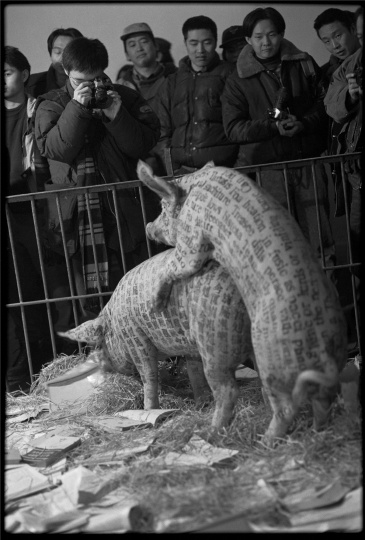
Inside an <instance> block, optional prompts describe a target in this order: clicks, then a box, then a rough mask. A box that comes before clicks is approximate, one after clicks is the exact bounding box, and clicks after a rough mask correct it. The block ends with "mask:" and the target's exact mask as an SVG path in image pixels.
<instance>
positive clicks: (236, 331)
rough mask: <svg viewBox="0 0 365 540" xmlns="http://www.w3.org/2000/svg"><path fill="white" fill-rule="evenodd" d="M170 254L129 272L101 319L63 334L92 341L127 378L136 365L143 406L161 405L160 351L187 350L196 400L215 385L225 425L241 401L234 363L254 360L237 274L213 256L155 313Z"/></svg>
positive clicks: (216, 419) (219, 418)
mask: <svg viewBox="0 0 365 540" xmlns="http://www.w3.org/2000/svg"><path fill="white" fill-rule="evenodd" d="M171 258H173V250H172V249H170V250H167V251H164V252H162V253H160V254H158V255H155V256H154V257H152V258H151V259H148V260H147V261H145V262H143V263H141V264H140V265H138V266H136V267H135V268H133V269H132V270H130V271H129V272H128V273H127V274H126V275H125V276H124V277H123V278H122V279H121V280H120V282H119V284H118V285H117V287H116V289H115V290H114V292H113V295H112V296H111V298H110V300H109V301H108V303H107V304H106V306H105V307H104V308H103V309H102V311H101V312H100V314H99V315H98V317H97V318H96V319H93V320H91V321H87V322H85V323H83V324H81V325H80V326H78V327H76V328H75V329H73V330H69V331H68V332H63V333H61V332H60V333H59V334H60V335H61V336H62V337H66V338H69V339H72V340H76V341H80V342H86V343H88V344H94V345H95V346H96V347H97V348H96V350H95V353H94V356H95V355H96V356H97V357H98V359H99V361H100V363H101V365H104V367H106V368H107V370H108V371H117V372H120V373H123V374H126V375H129V374H131V372H132V369H131V367H133V365H135V366H136V367H137V369H138V371H139V373H140V375H141V378H142V382H143V386H144V408H145V409H156V408H158V407H159V400H158V358H159V357H161V355H160V354H159V353H165V357H166V356H174V355H184V356H185V357H186V363H187V371H188V375H189V379H190V382H191V386H192V389H193V393H194V398H195V400H196V401H198V402H199V401H203V400H204V399H205V398H206V396H207V391H208V392H209V394H210V391H209V387H210V389H211V390H212V393H213V397H214V401H215V409H214V414H213V419H212V426H213V427H214V428H220V427H222V426H226V425H227V424H228V423H229V421H230V419H231V417H232V412H233V409H234V406H235V403H236V400H237V395H238V387H237V383H236V380H235V371H236V368H237V366H238V365H239V364H240V363H245V362H247V361H254V357H253V350H252V343H251V336H250V320H249V317H248V314H247V311H246V308H245V306H244V303H243V301H242V299H241V296H240V294H239V292H238V290H237V287H236V286H235V284H234V282H233V280H232V278H231V277H230V275H229V274H228V272H227V271H226V270H224V268H222V267H221V266H220V265H219V264H218V263H216V262H215V261H210V262H208V264H206V265H204V266H203V267H202V268H201V269H200V270H199V271H198V272H197V273H195V274H194V276H191V277H190V276H189V277H188V278H187V279H185V280H180V281H177V282H176V283H175V284H174V286H173V287H172V290H171V296H170V301H169V303H168V305H167V306H166V308H165V309H164V310H163V311H161V313H154V312H152V310H151V305H152V299H153V297H154V293H155V290H156V281H155V280H156V276H157V275H158V273H159V270H160V268H164V267H166V266H168V265H169V263H170V259H171ZM207 382H208V384H209V387H208V386H207Z"/></svg>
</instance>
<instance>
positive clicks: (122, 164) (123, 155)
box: [35, 81, 159, 183]
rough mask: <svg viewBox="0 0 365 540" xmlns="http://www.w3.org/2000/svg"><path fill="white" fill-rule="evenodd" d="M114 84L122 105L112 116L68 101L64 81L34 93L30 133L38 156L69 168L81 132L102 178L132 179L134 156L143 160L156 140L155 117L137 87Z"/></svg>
mask: <svg viewBox="0 0 365 540" xmlns="http://www.w3.org/2000/svg"><path fill="white" fill-rule="evenodd" d="M114 88H115V90H117V91H118V93H119V95H120V96H121V98H122V106H121V108H120V110H119V112H118V114H117V117H116V118H115V119H114V120H112V121H108V119H107V118H106V117H105V116H104V115H103V116H102V117H101V118H100V117H99V116H98V114H97V112H94V111H92V110H89V109H87V108H86V107H84V106H82V105H80V103H78V102H77V101H75V100H73V99H72V98H73V92H74V90H73V88H72V86H71V84H70V82H69V81H67V83H66V85H65V86H64V87H63V88H61V89H59V90H53V91H51V92H49V93H47V94H45V95H42V96H39V98H38V102H37V106H36V115H35V136H36V142H37V145H38V148H39V150H40V152H41V154H42V156H45V157H47V158H48V159H50V160H55V161H60V162H62V163H67V164H68V165H70V166H71V167H73V166H74V164H75V160H76V158H77V157H78V156H79V154H80V153H81V152H82V151H83V148H84V145H85V136H87V137H88V140H89V141H90V142H91V145H92V147H93V150H94V159H95V160H96V163H97V165H98V168H99V171H100V172H101V174H102V175H103V177H104V178H105V180H106V181H107V182H108V183H112V182H123V181H125V180H133V179H136V177H137V175H136V165H137V161H138V159H143V158H144V157H145V156H146V154H147V153H148V151H149V150H150V149H151V148H153V146H154V145H155V144H156V142H157V140H158V136H159V121H158V118H157V117H156V115H155V114H154V113H153V111H152V109H151V108H150V107H149V106H148V105H147V103H146V102H145V100H144V99H143V98H142V97H141V96H140V95H139V94H137V92H134V91H133V90H131V89H130V88H126V87H124V86H120V85H115V86H114Z"/></svg>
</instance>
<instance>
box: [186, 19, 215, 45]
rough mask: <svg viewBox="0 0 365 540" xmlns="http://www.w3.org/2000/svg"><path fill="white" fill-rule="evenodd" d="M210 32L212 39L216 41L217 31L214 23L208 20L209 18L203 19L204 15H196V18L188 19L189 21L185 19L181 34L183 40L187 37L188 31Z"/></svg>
mask: <svg viewBox="0 0 365 540" xmlns="http://www.w3.org/2000/svg"><path fill="white" fill-rule="evenodd" d="M201 29H204V30H210V31H211V32H212V34H213V37H214V39H215V40H216V41H217V40H218V30H217V25H216V24H215V22H214V21H213V20H212V19H210V18H209V17H205V15H198V16H197V17H190V19H187V20H186V21H185V22H184V24H183V27H182V33H183V36H184V39H186V38H187V37H188V32H189V31H190V30H201Z"/></svg>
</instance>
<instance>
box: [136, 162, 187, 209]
mask: <svg viewBox="0 0 365 540" xmlns="http://www.w3.org/2000/svg"><path fill="white" fill-rule="evenodd" d="M137 175H138V178H139V180H140V181H141V182H143V183H144V184H145V185H146V186H147V187H149V188H150V189H151V190H152V191H154V192H155V193H157V195H158V196H159V197H161V199H165V200H168V201H170V202H175V203H177V202H178V199H179V188H178V187H177V186H175V184H173V183H171V182H167V181H166V180H163V179H162V178H159V177H158V176H155V175H154V174H153V170H152V169H151V167H150V166H149V165H148V164H147V163H145V162H144V161H142V160H141V159H140V160H139V161H138V164H137Z"/></svg>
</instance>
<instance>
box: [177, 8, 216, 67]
mask: <svg viewBox="0 0 365 540" xmlns="http://www.w3.org/2000/svg"><path fill="white" fill-rule="evenodd" d="M182 33H183V36H184V42H185V46H186V50H187V52H188V56H189V58H190V61H191V65H192V68H193V69H194V70H195V71H204V70H206V69H207V66H208V64H209V63H210V62H211V60H212V59H213V57H214V55H215V54H216V52H215V49H216V47H217V34H218V33H217V25H216V24H215V22H214V21H212V19H210V18H209V17H205V16H204V15H198V16H197V17H191V18H190V19H187V20H186V21H185V22H184V24H183V27H182Z"/></svg>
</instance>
